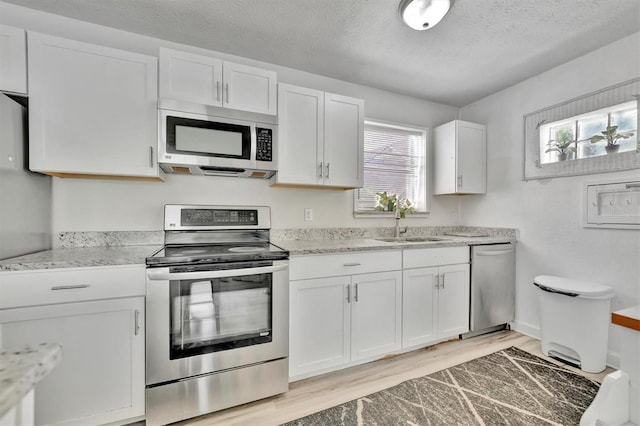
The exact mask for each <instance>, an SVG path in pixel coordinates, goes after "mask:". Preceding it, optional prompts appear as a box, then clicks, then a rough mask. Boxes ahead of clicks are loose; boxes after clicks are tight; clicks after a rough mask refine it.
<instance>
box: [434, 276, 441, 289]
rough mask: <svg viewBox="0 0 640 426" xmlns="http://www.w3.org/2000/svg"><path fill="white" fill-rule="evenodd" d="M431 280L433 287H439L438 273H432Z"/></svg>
mask: <svg viewBox="0 0 640 426" xmlns="http://www.w3.org/2000/svg"><path fill="white" fill-rule="evenodd" d="M433 281H434V284H433V286H434V287H435V288H440V275H434V276H433Z"/></svg>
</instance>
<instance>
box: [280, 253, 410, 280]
mask: <svg viewBox="0 0 640 426" xmlns="http://www.w3.org/2000/svg"><path fill="white" fill-rule="evenodd" d="M401 268H402V254H401V252H400V250H393V251H374V252H352V253H340V254H327V255H319V256H302V257H292V258H291V260H290V262H289V277H290V279H292V280H301V279H307V278H319V277H332V276H339V275H353V274H364V273H369V272H381V271H393V270H398V269H401Z"/></svg>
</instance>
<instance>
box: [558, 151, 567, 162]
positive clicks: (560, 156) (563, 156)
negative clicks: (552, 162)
mask: <svg viewBox="0 0 640 426" xmlns="http://www.w3.org/2000/svg"><path fill="white" fill-rule="evenodd" d="M566 160H567V153H566V152H562V153H560V154H558V161H566Z"/></svg>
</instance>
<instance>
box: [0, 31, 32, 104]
mask: <svg viewBox="0 0 640 426" xmlns="http://www.w3.org/2000/svg"><path fill="white" fill-rule="evenodd" d="M0 91H2V92H13V93H20V94H26V93H27V39H26V34H25V31H24V30H23V29H22V28H15V27H9V26H6V25H0Z"/></svg>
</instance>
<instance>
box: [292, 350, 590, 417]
mask: <svg viewBox="0 0 640 426" xmlns="http://www.w3.org/2000/svg"><path fill="white" fill-rule="evenodd" d="M598 388H599V384H598V383H597V382H595V381H593V380H590V379H587V378H584V377H582V376H580V375H578V374H575V373H573V372H571V371H569V370H567V369H566V368H563V367H559V366H557V365H556V364H553V363H550V362H548V361H546V360H543V359H541V358H539V357H537V356H535V355H531V354H530V353H528V352H525V351H522V350H520V349H517V348H515V347H511V348H509V349H505V350H502V351H499V352H496V353H493V354H490V355H487V356H483V357H481V358H477V359H474V360H472V361H469V362H465V363H463V364H460V365H456V366H454V367H451V368H447V369H446V370H442V371H438V372H436V373H433V374H430V375H428V376H424V377H420V378H417V379H412V380H408V381H406V382H403V383H401V384H399V385H397V386H394V387H392V388H389V389H385V390H383V391H380V392H376V393H374V394H371V395H367V396H365V397H363V398H359V399H356V400H353V401H350V402H347V403H346V404H342V405H338V406H335V407H332V408H329V409H327V410H324V411H320V412H318V413H315V414H311V415H309V416H307V417H303V418H301V419H298V420H294V421H292V422H289V423H286V426H316V425H317V426H321V425H322V426H326V425H332V426H334V425H345V426H351V425H366V426H370V425H371V426H375V425H379V426H387V425H491V426H494V425H527V426H529V425H577V424H579V423H580V417H582V413H584V411H585V410H586V409H587V407H588V406H589V404H591V401H592V400H593V399H594V398H595V396H596V393H597V392H598Z"/></svg>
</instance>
